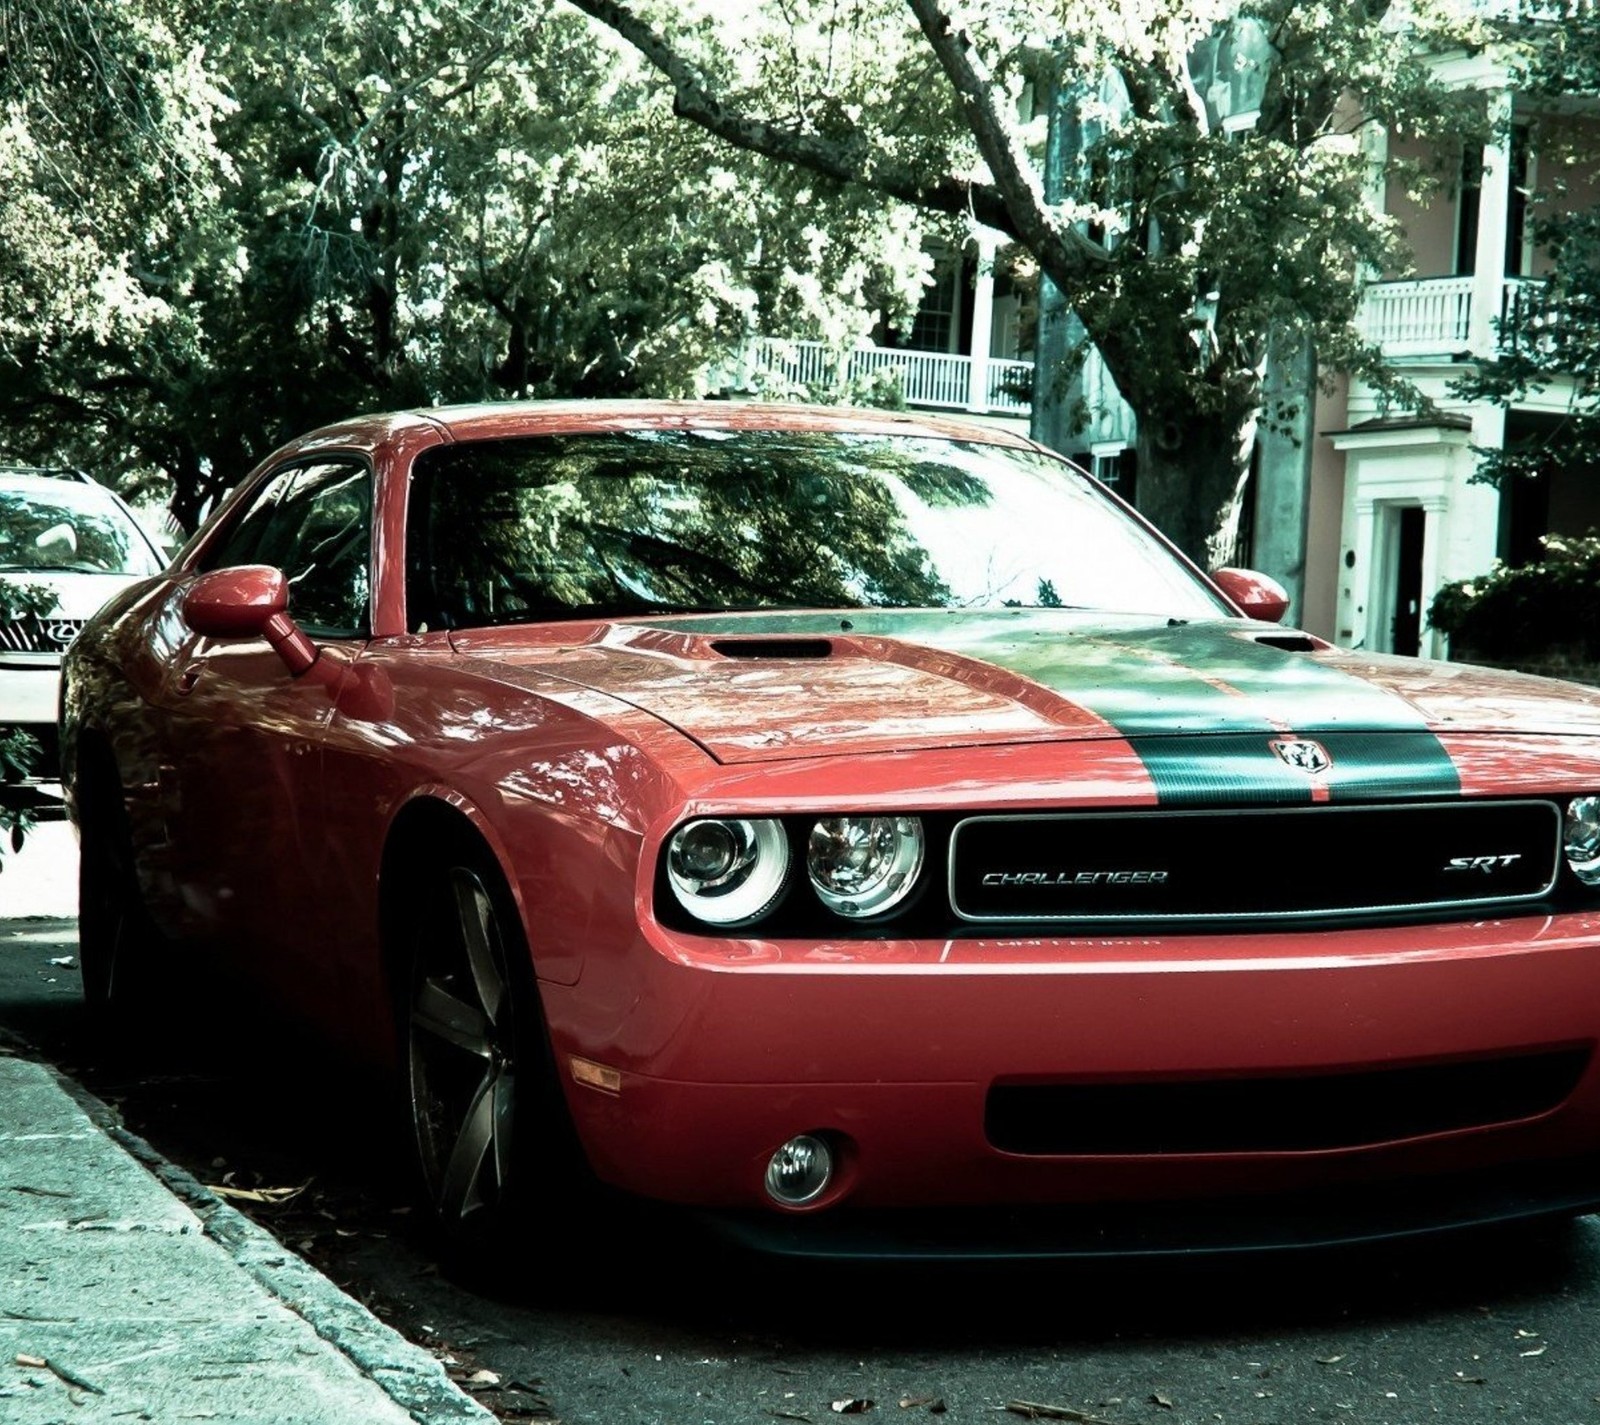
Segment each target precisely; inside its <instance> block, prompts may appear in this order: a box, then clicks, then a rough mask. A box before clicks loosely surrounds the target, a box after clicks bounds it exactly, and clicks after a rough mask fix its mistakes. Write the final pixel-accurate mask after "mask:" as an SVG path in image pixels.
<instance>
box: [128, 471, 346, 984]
mask: <svg viewBox="0 0 1600 1425" xmlns="http://www.w3.org/2000/svg"><path fill="white" fill-rule="evenodd" d="M372 503H373V501H372V473H371V470H370V468H369V467H368V465H367V464H366V462H365V461H363V460H360V459H358V458H354V457H351V458H332V459H330V458H322V459H318V460H315V461H310V462H302V463H297V464H291V465H288V466H285V467H283V468H281V469H279V470H277V471H275V472H273V473H272V474H271V475H269V476H268V477H267V478H266V480H265V481H263V482H262V484H261V485H260V486H258V489H257V493H256V494H255V496H254V498H252V499H251V500H250V501H249V502H248V505H247V507H246V508H245V509H244V511H243V512H242V513H241V514H240V515H239V516H238V517H236V518H235V520H234V521H233V522H232V523H231V525H230V527H229V529H228V531H227V532H226V534H225V535H224V536H223V537H222V538H221V540H220V541H219V542H218V543H217V544H216V545H215V546H214V548H213V549H212V550H209V551H208V553H207V556H206V557H205V558H204V559H203V560H202V561H201V572H207V571H210V570H212V569H222V568H229V567H235V566H238V565H243V564H267V565H271V566H273V567H274V568H277V569H281V570H282V571H283V572H284V574H285V575H286V576H287V578H288V582H289V588H290V599H289V613H290V615H291V617H293V618H294V619H295V620H296V622H297V623H298V624H299V625H300V627H301V629H302V630H303V631H304V632H305V633H306V634H307V635H308V636H309V637H310V638H311V639H312V640H313V642H314V643H315V644H316V645H317V646H318V648H319V649H320V650H322V652H321V654H320V655H319V663H320V664H321V665H322V666H321V667H320V668H319V669H316V670H314V671H313V672H312V673H309V674H302V675H300V676H299V677H296V676H294V675H292V674H291V673H290V671H289V669H288V667H287V666H286V665H285V663H284V661H283V659H282V658H280V657H279V655H278V654H277V653H275V652H274V651H273V650H272V648H271V647H270V646H269V645H268V643H267V642H266V640H265V639H261V638H206V637H202V636H201V635H198V634H195V633H192V632H187V633H186V635H185V639H184V642H183V643H182V645H181V646H180V647H179V648H178V649H177V650H176V656H175V657H174V658H173V660H172V663H171V665H170V666H171V673H170V676H169V678H168V681H167V683H166V685H165V686H164V687H163V688H162V690H161V693H160V702H161V705H162V706H161V709H160V712H161V716H160V718H159V719H158V721H159V724H160V726H161V728H162V740H163V743H164V747H163V756H162V767H163V771H162V776H163V780H164V781H165V782H166V783H167V785H166V786H164V788H163V793H164V795H163V801H164V803H165V811H166V839H167V848H166V849H167V862H168V866H169V867H170V871H171V876H172V886H173V889H174V890H175V892H176V906H175V915H176V918H177V919H178V920H179V922H180V924H179V926H178V927H177V928H179V929H180V931H181V932H182V933H183V934H185V935H186V936H189V937H192V938H197V939H201V940H205V941H209V942H211V943H213V944H215V945H217V946H218V947H220V948H221V949H223V950H224V951H225V952H226V954H227V956H228V957H229V958H230V959H234V958H239V959H244V960H246V961H247V963H249V964H250V965H251V966H252V973H254V970H255V969H256V968H259V969H260V970H261V971H262V972H263V973H264V976H265V978H267V979H269V980H271V979H279V978H282V977H283V976H287V975H290V974H304V973H308V972H309V973H313V974H314V973H315V969H314V961H313V962H311V964H312V968H311V969H310V970H309V971H308V969H307V964H305V963H301V964H299V965H298V966H293V965H291V963H290V962H291V961H292V960H294V959H297V958H299V957H296V956H293V955H292V954H286V952H285V946H286V945H287V944H289V943H290V942H292V941H294V939H295V937H298V939H299V941H302V942H303V941H306V940H309V939H314V930H313V929H311V928H310V927H307V926H304V925H303V924H302V925H296V926H292V927H291V926H288V925H286V921H288V920H289V919H291V918H292V915H293V914H297V912H292V911H291V908H293V907H303V906H304V905H306V904H307V903H308V902H309V901H310V900H311V895H312V894H313V893H314V887H315V885H316V884H317V883H318V882H319V880H320V878H321V877H322V875H323V868H324V866H325V864H326V861H327V857H326V855H325V845H324V840H323V836H324V826H323V817H322V808H323V804H324V797H323V791H322V785H321V751H320V749H321V741H322V737H323V734H324V732H325V731H326V729H327V726H328V723H329V721H330V719H331V718H332V716H333V711H334V706H335V698H336V696H337V694H338V689H339V683H340V681H341V679H342V678H343V677H344V676H345V671H344V670H346V669H347V667H348V663H349V661H350V658H352V657H354V656H355V655H357V654H358V653H359V651H360V649H361V648H362V647H364V645H365V642H366V639H367V636H368V628H369V594H370V582H371V564H372V558H371V556H372V536H371V528H372Z"/></svg>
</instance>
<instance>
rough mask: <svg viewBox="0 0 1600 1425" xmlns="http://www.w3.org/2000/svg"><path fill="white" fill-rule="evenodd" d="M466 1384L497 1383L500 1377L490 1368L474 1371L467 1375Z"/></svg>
mask: <svg viewBox="0 0 1600 1425" xmlns="http://www.w3.org/2000/svg"><path fill="white" fill-rule="evenodd" d="M467 1384H468V1385H499V1384H500V1377H499V1376H497V1375H496V1374H495V1373H494V1372H493V1371H491V1370H481V1371H474V1372H473V1373H472V1374H471V1375H469V1376H468V1377H467Z"/></svg>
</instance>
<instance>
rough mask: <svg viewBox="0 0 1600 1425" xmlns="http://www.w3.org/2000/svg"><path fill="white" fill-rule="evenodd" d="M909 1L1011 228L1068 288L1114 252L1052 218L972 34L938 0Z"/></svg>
mask: <svg viewBox="0 0 1600 1425" xmlns="http://www.w3.org/2000/svg"><path fill="white" fill-rule="evenodd" d="M907 3H908V4H909V5H910V7H911V11H912V13H913V14H914V15H915V16H916V17H917V23H918V24H919V25H921V26H922V33H923V34H924V36H926V37H927V41H928V43H929V45H930V46H932V48H933V52H934V54H935V55H936V56H937V58H938V60H939V64H940V66H941V68H943V70H944V72H945V77H946V78H947V79H948V80H949V81H950V84H951V87H952V88H954V90H955V92H956V97H957V98H958V99H960V101H961V109H962V112H963V113H964V114H965V116H966V120H967V127H968V128H969V129H970V130H971V131H972V136H973V138H975V139H976V140H977V142H978V152H979V153H981V154H982V155H983V160H984V162H985V163H987V164H988V165H989V172H990V173H992V174H993V175H994V180H995V182H994V186H995V188H996V190H997V191H998V193H999V195H1000V196H1001V199H1002V201H1003V202H1004V204H1005V208H1006V213H1007V215H1008V216H1009V217H1010V219H1011V221H1010V222H1009V223H1008V224H1006V227H1005V231H1007V232H1009V233H1010V234H1011V235H1012V236H1013V237H1015V238H1016V239H1017V240H1018V241H1019V242H1021V243H1023V244H1024V245H1025V246H1026V247H1027V248H1028V250H1029V251H1030V252H1032V253H1033V255H1034V256H1035V257H1036V258H1037V259H1038V262H1039V266H1040V267H1041V268H1043V269H1044V271H1045V272H1046V273H1047V274H1048V275H1049V276H1050V278H1051V279H1052V280H1053V281H1054V282H1055V283H1056V285H1057V286H1058V287H1061V288H1063V289H1065V288H1068V287H1070V286H1071V285H1072V282H1073V279H1074V278H1075V277H1077V276H1078V275H1079V274H1081V273H1084V272H1086V271H1089V270H1092V269H1094V268H1097V267H1100V266H1103V265H1104V264H1106V263H1107V262H1109V261H1110V255H1109V254H1108V253H1107V252H1106V250H1105V249H1104V248H1103V247H1101V246H1100V244H1099V243H1097V242H1094V241H1092V240H1091V239H1090V238H1089V237H1087V236H1086V235H1085V234H1083V233H1081V232H1079V231H1078V230H1077V229H1076V228H1075V227H1072V226H1071V225H1068V224H1062V223H1059V222H1056V221H1053V220H1052V219H1051V216H1050V214H1049V211H1048V210H1047V208H1046V207H1045V201H1044V194H1043V192H1042V191H1041V189H1040V187H1039V182H1038V179H1037V178H1036V177H1035V176H1034V174H1033V172H1032V169H1031V168H1030V166H1029V165H1028V163H1027V161H1026V160H1025V159H1023V158H1022V157H1021V155H1020V154H1019V153H1018V152H1017V145H1016V140H1015V138H1014V137H1013V135H1012V132H1011V126H1010V125H1009V124H1008V123H1007V122H1006V120H1005V118H1004V116H1003V115H1002V113H1001V112H1000V109H999V108H998V106H997V105H996V103H995V96H996V93H997V90H996V86H995V83H994V80H993V79H992V78H991V76H990V75H989V73H988V70H987V68H986V67H985V66H984V64H983V61H982V60H981V59H980V58H979V57H978V55H977V53H976V50H975V47H974V45H973V42H972V37H971V35H970V34H968V32H967V31H966V30H958V29H957V28H956V24H955V21H954V20H953V19H952V18H951V17H950V16H949V15H948V14H946V13H945V11H944V10H943V9H942V8H941V7H940V6H939V4H937V3H936V0H907ZM990 226H995V225H994V224H990Z"/></svg>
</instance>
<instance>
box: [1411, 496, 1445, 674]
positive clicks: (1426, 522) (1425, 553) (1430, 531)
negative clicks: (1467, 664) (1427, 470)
mask: <svg viewBox="0 0 1600 1425" xmlns="http://www.w3.org/2000/svg"><path fill="white" fill-rule="evenodd" d="M1422 510H1423V522H1422V608H1421V610H1420V613H1421V620H1420V622H1419V624H1418V629H1419V632H1420V634H1421V638H1420V647H1419V648H1418V649H1417V652H1418V654H1419V655H1420V656H1421V657H1423V658H1442V657H1444V635H1443V634H1442V633H1440V632H1439V631H1438V630H1437V629H1436V628H1434V626H1433V625H1432V624H1431V623H1430V622H1429V621H1428V610H1429V609H1430V608H1432V607H1433V596H1434V595H1435V594H1437V593H1438V592H1439V586H1440V585H1441V584H1443V583H1444V582H1445V581H1444V579H1443V578H1442V577H1440V568H1441V566H1442V564H1443V559H1444V536H1445V529H1444V522H1445V520H1446V518H1447V517H1448V515H1449V511H1450V502H1449V501H1448V500H1447V499H1446V498H1445V497H1444V496H1443V495H1431V496H1429V497H1427V498H1426V499H1424V500H1423V502H1422Z"/></svg>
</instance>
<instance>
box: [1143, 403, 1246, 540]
mask: <svg viewBox="0 0 1600 1425" xmlns="http://www.w3.org/2000/svg"><path fill="white" fill-rule="evenodd" d="M1136 414H1137V416H1138V418H1139V434H1138V451H1139V472H1138V487H1137V504H1138V507H1139V513H1140V514H1142V515H1143V516H1144V517H1145V518H1146V519H1148V520H1149V521H1150V522H1151V523H1152V524H1154V525H1155V526H1156V528H1157V529H1159V530H1160V531H1161V532H1162V533H1163V534H1164V535H1166V536H1167V538H1168V539H1170V540H1171V541H1172V542H1173V543H1174V544H1176V545H1177V546H1178V548H1179V549H1181V550H1182V551H1183V552H1184V553H1185V554H1187V555H1188V556H1189V558H1191V559H1192V560H1194V562H1195V563H1196V564H1198V565H1199V566H1200V567H1201V568H1202V569H1206V570H1209V569H1210V568H1211V567H1212V563H1213V551H1212V548H1211V546H1212V542H1213V541H1214V539H1215V537H1216V536H1217V534H1218V532H1219V531H1220V530H1221V529H1222V528H1223V526H1224V524H1225V522H1226V521H1227V519H1228V517H1229V515H1230V513H1231V512H1232V510H1233V506H1234V502H1235V501H1236V500H1237V499H1238V497H1239V494H1240V490H1241V487H1242V484H1243V478H1244V475H1245V472H1246V470H1247V468H1248V464H1247V462H1248V458H1249V447H1248V445H1247V443H1246V439H1245V434H1246V426H1247V425H1248V424H1251V423H1252V417H1253V414H1254V413H1253V412H1248V411H1247V412H1242V413H1240V412H1233V413H1225V414H1215V415H1213V414H1208V413H1205V412H1201V411H1189V412H1186V413H1179V414H1174V413H1172V412H1167V413H1166V414H1165V415H1162V414H1158V413H1156V412H1154V411H1151V412H1144V411H1136Z"/></svg>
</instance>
